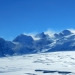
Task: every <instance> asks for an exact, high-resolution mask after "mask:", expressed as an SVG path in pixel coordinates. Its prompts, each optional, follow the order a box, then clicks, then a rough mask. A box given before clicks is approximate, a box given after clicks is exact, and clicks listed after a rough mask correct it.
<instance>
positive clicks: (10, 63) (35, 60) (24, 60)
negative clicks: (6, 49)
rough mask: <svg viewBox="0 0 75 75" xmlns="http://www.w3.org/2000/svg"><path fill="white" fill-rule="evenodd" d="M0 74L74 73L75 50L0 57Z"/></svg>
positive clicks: (56, 74)
mask: <svg viewBox="0 0 75 75" xmlns="http://www.w3.org/2000/svg"><path fill="white" fill-rule="evenodd" d="M0 75H75V52H74V51H72V52H71V51H70V52H53V53H41V54H29V55H23V56H13V57H4V58H0Z"/></svg>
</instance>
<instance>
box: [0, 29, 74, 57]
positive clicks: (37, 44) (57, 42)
mask: <svg viewBox="0 0 75 75" xmlns="http://www.w3.org/2000/svg"><path fill="white" fill-rule="evenodd" d="M49 35H50V34H49ZM49 35H48V34H45V33H44V32H42V33H39V34H36V35H35V36H34V37H35V38H40V39H37V40H34V38H33V37H32V36H30V35H25V34H20V35H19V36H17V37H16V38H15V39H13V41H6V40H4V39H3V38H0V57H1V56H6V55H14V54H17V55H18V54H20V55H22V54H31V53H38V52H52V51H53V52H54V51H68V50H71V51H72V50H75V34H74V33H73V32H71V31H70V30H63V31H61V32H59V33H55V34H54V37H53V38H52V37H50V36H49Z"/></svg>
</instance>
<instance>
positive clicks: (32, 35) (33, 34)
mask: <svg viewBox="0 0 75 75" xmlns="http://www.w3.org/2000/svg"><path fill="white" fill-rule="evenodd" d="M24 34H25V35H28V36H31V37H32V38H33V39H34V40H39V39H40V38H36V37H35V35H36V34H37V32H31V33H24Z"/></svg>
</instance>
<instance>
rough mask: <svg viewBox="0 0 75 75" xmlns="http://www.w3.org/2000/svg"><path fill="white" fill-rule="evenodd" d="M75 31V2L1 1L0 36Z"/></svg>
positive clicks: (53, 0) (72, 0)
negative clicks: (49, 31)
mask: <svg viewBox="0 0 75 75" xmlns="http://www.w3.org/2000/svg"><path fill="white" fill-rule="evenodd" d="M68 28H73V29H75V0H0V36H1V37H4V38H5V39H9V40H10V39H12V38H14V37H16V36H17V35H19V34H21V33H24V32H26V33H30V32H42V31H46V30H47V29H52V30H54V31H60V30H63V29H68Z"/></svg>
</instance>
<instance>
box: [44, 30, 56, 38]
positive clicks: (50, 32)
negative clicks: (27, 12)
mask: <svg viewBox="0 0 75 75" xmlns="http://www.w3.org/2000/svg"><path fill="white" fill-rule="evenodd" d="M44 33H45V34H48V35H49V36H50V37H54V33H55V31H53V30H51V29H48V30H47V31H45V32H44Z"/></svg>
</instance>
